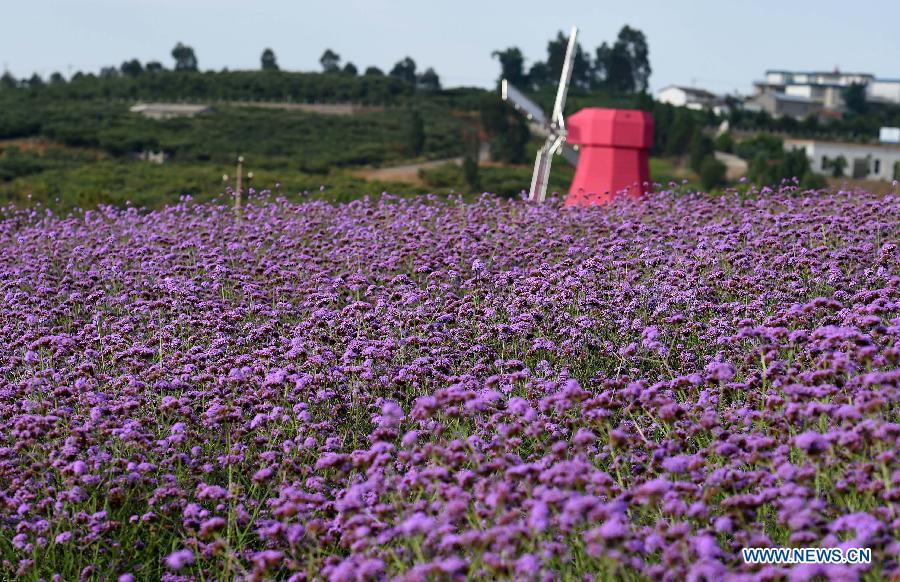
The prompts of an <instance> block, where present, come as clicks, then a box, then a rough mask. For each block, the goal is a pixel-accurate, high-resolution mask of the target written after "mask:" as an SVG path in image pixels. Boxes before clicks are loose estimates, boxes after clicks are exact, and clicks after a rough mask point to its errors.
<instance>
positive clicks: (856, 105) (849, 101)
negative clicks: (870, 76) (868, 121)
mask: <svg viewBox="0 0 900 582" xmlns="http://www.w3.org/2000/svg"><path fill="white" fill-rule="evenodd" d="M843 97H844V105H846V106H847V110H848V111H849V112H850V113H853V114H855V115H865V114H866V112H867V111H868V100H867V99H866V86H865V85H864V84H862V83H853V84H851V85H850V86H849V87H847V88H846V89H844V92H843Z"/></svg>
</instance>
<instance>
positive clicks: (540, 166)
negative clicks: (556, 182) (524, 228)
mask: <svg viewBox="0 0 900 582" xmlns="http://www.w3.org/2000/svg"><path fill="white" fill-rule="evenodd" d="M565 142H566V138H564V137H563V136H561V135H555V136H551V137H549V138H547V141H546V142H544V145H543V146H541V149H539V150H538V153H537V157H535V159H534V174H533V175H532V176H531V193H530V195H529V196H528V199H529V200H531V201H533V202H535V201H536V202H543V201H544V199H545V198H546V197H547V182H548V181H549V180H550V166H551V164H552V163H553V156H554V155H555V154H556V152H558V151H559V149H560V148H561V147H563V144H565Z"/></svg>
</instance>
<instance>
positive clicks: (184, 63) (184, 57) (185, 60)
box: [172, 42, 197, 71]
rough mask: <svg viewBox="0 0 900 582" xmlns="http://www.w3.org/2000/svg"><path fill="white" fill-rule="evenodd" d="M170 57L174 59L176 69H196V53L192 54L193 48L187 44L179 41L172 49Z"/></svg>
mask: <svg viewBox="0 0 900 582" xmlns="http://www.w3.org/2000/svg"><path fill="white" fill-rule="evenodd" d="M172 58H173V59H175V70H176V71H196V70H197V55H195V54H194V49H193V48H191V47H189V46H187V45H183V44H181V43H180V42H179V43H178V44H176V45H175V48H173V49H172Z"/></svg>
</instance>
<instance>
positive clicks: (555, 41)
mask: <svg viewBox="0 0 900 582" xmlns="http://www.w3.org/2000/svg"><path fill="white" fill-rule="evenodd" d="M568 40H569V39H568V36H567V35H566V34H564V33H563V32H562V31H559V32H558V33H557V34H556V37H555V38H552V39H550V41H549V42H548V43H547V60H546V61H536V62H534V63H533V64H532V66H531V68H530V69H529V71H528V72H527V74H526V72H525V66H524V65H525V57H524V56H523V55H522V51H521V50H519V48H517V47H509V48H507V49H506V50H503V51H494V52H493V53H491V54H492V56H494V57H496V58H497V59H498V60H499V61H500V78H502V79H507V80H509V81H510V82H511V83H512V84H513V85H516V86H518V87H520V88H523V89H525V88H530V89H532V90H538V91H539V90H542V89H548V88H551V89H553V90H554V91H555V90H556V84H557V82H558V81H559V78H560V74H561V72H562V65H563V62H564V60H565V55H566V49H567V46H568ZM650 71H651V69H650V61H649V49H648V47H647V38H646V36H644V33H643V32H641V31H640V30H637V29H635V28H631V27H630V26H627V25H626V26H623V27H622V29H621V30H620V31H619V35H618V37H617V39H616V42H615V43H614V44H613V45H612V46H611V47H610V46H609V45H608V44H607V43H605V42H604V43H603V44H602V45H601V46H599V47H598V48H597V50H596V55H595V57H594V59H593V60H592V59H591V55H590V53H589V52H588V51H585V50H584V49H583V48H582V46H581V43H578V42H576V43H575V50H574V59H573V61H572V79H571V87H572V88H582V89H587V88H592V89H598V88H599V89H604V90H606V91H609V92H612V93H637V92H644V91H646V90H647V87H648V83H649V79H650Z"/></svg>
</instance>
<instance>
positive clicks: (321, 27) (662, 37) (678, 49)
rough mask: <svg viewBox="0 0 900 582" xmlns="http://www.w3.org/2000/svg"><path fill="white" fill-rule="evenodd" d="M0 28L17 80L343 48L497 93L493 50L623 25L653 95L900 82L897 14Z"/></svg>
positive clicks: (377, 5) (228, 63)
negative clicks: (183, 49)
mask: <svg viewBox="0 0 900 582" xmlns="http://www.w3.org/2000/svg"><path fill="white" fill-rule="evenodd" d="M0 21H2V22H3V24H2V29H0V30H2V34H0V66H5V67H7V68H8V69H9V70H10V71H11V72H12V73H13V74H15V75H16V76H19V77H21V76H30V75H31V74H32V73H33V72H38V73H40V74H41V75H43V76H45V77H46V76H47V75H49V74H50V73H51V72H53V71H57V70H58V71H60V72H62V73H64V74H66V73H67V72H68V71H69V70H71V71H76V70H94V71H96V70H99V68H100V67H101V66H104V65H110V64H113V65H118V64H120V63H121V62H122V61H123V60H125V59H130V58H134V57H136V58H138V59H140V60H141V61H148V60H159V61H161V62H163V63H164V64H165V65H166V66H171V64H172V59H171V57H170V54H169V53H170V51H171V49H172V47H173V46H174V45H175V43H176V42H178V41H181V42H184V43H186V44H189V45H191V46H193V47H194V49H195V51H196V53H197V57H198V60H199V63H200V68H201V69H221V68H223V67H228V68H231V69H241V68H257V67H258V66H259V55H260V53H261V52H262V50H263V49H264V48H265V47H271V48H272V49H273V50H274V51H275V53H276V55H277V57H278V62H279V64H280V65H281V67H282V68H284V69H289V70H317V69H318V68H319V65H318V59H319V56H320V55H321V54H322V51H323V50H324V49H325V48H332V49H334V50H335V51H336V52H337V53H338V54H340V55H341V57H342V58H343V59H344V61H347V60H349V61H352V62H353V63H354V64H356V65H357V67H359V68H360V70H362V69H363V68H364V67H366V66H368V65H375V66H378V67H380V68H382V69H389V68H390V67H391V66H392V65H393V63H395V62H396V61H397V60H399V59H401V58H402V57H404V56H406V55H407V54H409V55H410V56H412V57H413V58H414V59H415V60H416V62H417V63H418V65H419V68H420V69H424V68H425V67H429V66H431V67H434V68H435V69H436V70H437V71H438V73H439V74H440V75H441V78H442V81H443V83H444V85H445V86H455V85H479V86H490V85H491V83H492V82H493V80H494V79H496V77H497V74H498V71H499V66H498V64H497V62H496V61H495V60H494V59H492V58H491V56H490V53H491V51H492V50H494V49H498V48H505V47H508V46H518V47H520V48H521V49H522V51H523V52H524V53H525V55H526V57H528V59H529V60H537V59H543V58H544V56H545V47H546V43H547V40H548V39H549V38H550V37H551V36H553V35H555V33H556V31H558V30H568V29H569V27H570V26H571V25H572V24H577V25H578V26H579V28H580V30H581V41H582V44H583V46H584V47H585V48H586V49H588V50H589V51H590V52H592V53H593V51H594V48H595V47H596V46H598V45H599V44H600V43H601V42H603V41H604V40H606V41H611V40H613V39H614V38H615V36H616V33H617V32H618V30H619V29H620V28H621V27H622V25H623V24H629V25H631V26H633V27H637V28H639V29H641V30H643V31H644V33H645V34H646V35H647V38H648V41H649V45H650V62H651V66H652V67H653V74H652V76H651V79H650V81H651V88H652V89H654V90H656V89H659V88H661V87H663V86H665V85H668V84H671V83H674V84H685V85H691V84H696V85H697V86H700V87H705V88H708V89H711V90H714V91H717V92H732V91H735V90H738V91H742V92H748V91H750V89H751V84H752V81H753V80H754V79H757V78H760V77H761V76H762V74H763V71H765V70H766V69H769V68H776V69H795V68H796V69H816V70H820V69H825V70H830V69H833V68H834V67H835V66H838V67H840V68H841V69H842V70H847V71H850V70H859V71H863V72H872V73H875V74H876V75H878V76H880V77H887V78H898V77H900V58H898V57H900V34H898V28H897V26H898V22H900V2H897V1H894V0H880V1H875V0H855V1H854V2H838V1H832V0H818V1H812V0H778V1H775V0H756V1H738V0H732V1H711V0H697V1H686V0H682V1H676V0H672V1H665V0H630V1H629V0H620V1H619V2H611V1H604V0H593V1H582V0H577V1H570V2H559V1H556V2H554V1H552V0H545V1H543V2H539V1H531V0H522V1H519V2H510V1H490V0H478V1H474V0H456V1H454V2H439V1H428V0H417V1H412V0H332V1H322V0H319V1H316V2H309V1H307V0H295V1H287V0H242V1H237V0H27V1H16V0H0Z"/></svg>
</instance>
